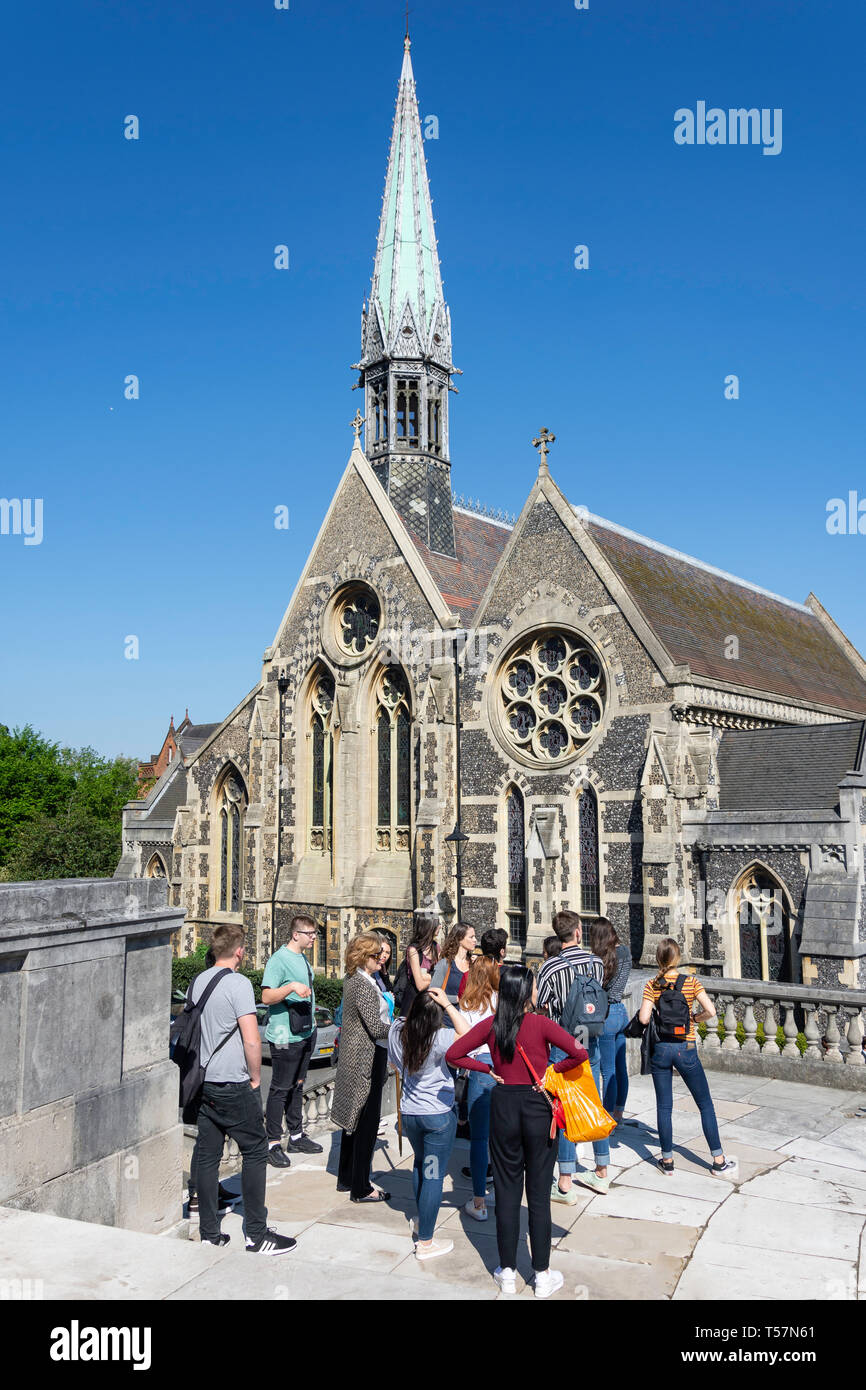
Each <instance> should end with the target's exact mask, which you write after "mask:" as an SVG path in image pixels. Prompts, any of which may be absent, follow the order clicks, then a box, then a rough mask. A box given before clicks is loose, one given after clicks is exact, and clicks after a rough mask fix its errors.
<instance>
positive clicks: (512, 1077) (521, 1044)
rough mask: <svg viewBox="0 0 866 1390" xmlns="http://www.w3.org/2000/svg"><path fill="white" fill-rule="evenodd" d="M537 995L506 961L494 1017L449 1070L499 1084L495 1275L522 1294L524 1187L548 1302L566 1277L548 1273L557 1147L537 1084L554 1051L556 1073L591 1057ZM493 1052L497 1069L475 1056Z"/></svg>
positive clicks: (493, 1115)
mask: <svg viewBox="0 0 866 1390" xmlns="http://www.w3.org/2000/svg"><path fill="white" fill-rule="evenodd" d="M537 998H538V994H537V991H536V985H535V976H534V975H533V973H532V971H531V970H527V968H526V966H525V965H516V964H514V965H513V964H511V963H510V962H508V963H507V964H505V965H503V966H502V969H501V971H500V975H499V994H498V997H497V1001H496V1013H495V1014H494V1015H493V1018H492V1019H490V1018H487V1019H482V1020H481V1022H480V1023H476V1025H475V1027H474V1028H470V1030H469V1032H468V1033H464V1035H463V1037H461V1038H459V1039H458V1040H457V1041H456V1042H455V1043H453V1044H452V1045H451V1047H449V1049H448V1051H447V1053H446V1054H445V1060H446V1062H447V1064H448V1066H450V1067H466V1068H467V1070H469V1071H483V1072H486V1073H487V1074H488V1075H490V1076H492V1077H493V1079H494V1081H496V1082H498V1083H499V1084H498V1085H497V1086H496V1088H495V1089H494V1091H493V1093H492V1096H491V1099H490V1159H491V1162H492V1164H493V1186H494V1190H495V1192H496V1239H497V1244H498V1247H499V1267H498V1268H497V1269H496V1270H495V1271H494V1275H493V1277H494V1279H495V1280H496V1282H497V1284H498V1285H499V1287H500V1288H501V1289H502V1292H503V1293H516V1292H517V1268H516V1266H517V1242H518V1238H519V1234H520V1202H521V1198H522V1197H523V1189H524V1184H525V1186H526V1205H527V1207H528V1209H529V1248H530V1253H531V1255H532V1268H533V1270H534V1271H535V1296H536V1298H549V1297H550V1295H551V1294H552V1293H555V1292H556V1290H557V1289H558V1288H561V1287H562V1275H561V1274H559V1273H558V1272H557V1271H555V1270H552V1269H550V1267H549V1266H550V1235H551V1217H550V1184H551V1182H552V1181H553V1165H554V1163H555V1162H556V1152H557V1144H556V1137H555V1130H554V1136H553V1137H552V1136H551V1128H552V1124H551V1115H552V1109H551V1102H550V1099H549V1097H548V1096H546V1095H545V1094H544V1093H543V1092H542V1091H539V1090H538V1089H537V1087H536V1082H535V1078H536V1077H543V1076H544V1074H545V1072H546V1070H547V1066H548V1061H549V1057H550V1049H551V1047H558V1048H561V1049H562V1051H563V1052H564V1053H565V1054H566V1055H565V1057H564V1058H563V1060H562V1061H560V1062H557V1063H556V1066H555V1070H556V1071H565V1070H567V1069H569V1068H573V1067H575V1066H576V1065H577V1064H578V1063H580V1062H585V1061H586V1060H587V1058H588V1055H589V1054H588V1053H587V1051H586V1049H585V1048H583V1047H580V1046H579V1045H578V1044H577V1043H576V1042H575V1040H574V1038H573V1037H572V1036H571V1034H570V1033H566V1031H565V1029H564V1028H560V1026H559V1024H558V1023H554V1022H553V1020H552V1019H550V1018H544V1017H543V1016H542V1015H541V1014H533V1013H531V1012H530V1010H531V1009H532V1008H533V1006H534V1004H535V1002H536V1000H537ZM484 1047H487V1048H489V1049H490V1055H491V1057H492V1065H491V1064H490V1063H488V1062H482V1061H479V1060H478V1059H477V1058H475V1057H473V1056H472V1055H471V1054H472V1053H473V1052H475V1051H476V1050H477V1049H478V1048H484Z"/></svg>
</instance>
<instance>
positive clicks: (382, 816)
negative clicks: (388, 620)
mask: <svg viewBox="0 0 866 1390" xmlns="http://www.w3.org/2000/svg"><path fill="white" fill-rule="evenodd" d="M410 731H411V720H410V717H409V690H408V687H407V685H406V680H405V677H404V676H403V673H402V671H400V670H399V669H398V668H397V667H396V666H390V667H389V668H388V669H387V670H386V671H383V672H382V674H381V676H380V677H379V682H378V685H377V688H376V713H375V736H376V737H375V757H376V777H375V787H376V848H377V849H382V850H392V849H398V850H408V848H409V822H410V819H411V778H410V772H409V767H410V757H411V737H410Z"/></svg>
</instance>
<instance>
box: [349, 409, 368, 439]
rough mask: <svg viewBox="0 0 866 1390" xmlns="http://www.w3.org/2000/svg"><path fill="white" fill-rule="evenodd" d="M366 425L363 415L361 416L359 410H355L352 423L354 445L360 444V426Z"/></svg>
mask: <svg viewBox="0 0 866 1390" xmlns="http://www.w3.org/2000/svg"><path fill="white" fill-rule="evenodd" d="M366 423H367V420H366V417H365V416H364V415H362V414H361V412H360V410H356V411H355V418H354V420H353V421H352V429H353V430H354V431H355V443H356V444H360V442H361V428H362V426H363V425H365V424H366Z"/></svg>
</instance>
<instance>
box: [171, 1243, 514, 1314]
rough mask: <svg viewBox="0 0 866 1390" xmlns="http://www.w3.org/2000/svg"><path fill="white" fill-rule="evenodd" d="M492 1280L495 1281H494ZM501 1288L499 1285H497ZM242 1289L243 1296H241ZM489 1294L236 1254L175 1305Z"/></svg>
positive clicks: (190, 1286) (456, 1298)
mask: <svg viewBox="0 0 866 1390" xmlns="http://www.w3.org/2000/svg"><path fill="white" fill-rule="evenodd" d="M491 1282H492V1281H491ZM494 1289H495V1285H494ZM239 1291H240V1292H239ZM484 1296H485V1295H484V1293H483V1292H481V1291H479V1290H476V1289H474V1288H472V1287H467V1286H466V1284H465V1283H463V1282H458V1283H447V1282H442V1283H439V1284H436V1285H432V1286H425V1285H424V1284H421V1283H419V1282H418V1281H417V1280H409V1279H405V1278H403V1277H401V1276H400V1274H399V1273H394V1272H392V1273H390V1274H382V1273H378V1274H377V1273H374V1272H372V1271H371V1270H369V1269H354V1268H345V1267H342V1266H340V1265H338V1264H334V1263H328V1264H317V1263H313V1262H309V1261H305V1260H301V1259H298V1258H297V1255H296V1254H291V1255H285V1256H280V1257H279V1258H277V1259H262V1260H256V1258H255V1257H254V1256H252V1255H233V1256H228V1257H227V1258H226V1260H225V1261H224V1262H223V1263H222V1264H220V1265H219V1266H218V1267H217V1268H216V1269H213V1270H209V1271H207V1272H205V1273H203V1274H200V1275H197V1276H196V1277H195V1278H194V1279H191V1280H190V1281H189V1282H188V1283H186V1284H185V1285H184V1286H183V1288H181V1289H178V1290H177V1291H176V1292H175V1293H173V1294H172V1295H171V1300H172V1301H177V1300H181V1299H183V1300H189V1301H192V1300H200V1301H208V1302H218V1301H222V1300H225V1301H228V1300H232V1301H235V1300H237V1299H238V1297H242V1298H244V1299H255V1300H256V1301H257V1302H260V1303H261V1302H273V1301H277V1302H282V1301H294V1300H297V1299H300V1300H304V1301H307V1300H310V1299H318V1300H321V1301H324V1300H326V1299H327V1300H350V1299H351V1300H364V1301H365V1302H375V1303H390V1302H392V1301H395V1300H396V1301H400V1302H402V1301H405V1300H413V1301H417V1302H421V1301H423V1302H425V1303H426V1302H429V1301H430V1300H431V1299H435V1300H437V1301H442V1302H444V1301H448V1302H461V1301H463V1300H465V1299H470V1300H473V1301H474V1300H476V1299H480V1298H483V1297H484Z"/></svg>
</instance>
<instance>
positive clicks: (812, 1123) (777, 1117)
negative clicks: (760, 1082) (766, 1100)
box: [733, 1103, 838, 1139]
mask: <svg viewBox="0 0 866 1390" xmlns="http://www.w3.org/2000/svg"><path fill="white" fill-rule="evenodd" d="M733 1123H734V1124H736V1125H739V1126H740V1127H741V1128H742V1129H760V1130H777V1131H779V1132H780V1133H782V1134H788V1135H790V1136H791V1137H792V1138H799V1137H801V1136H802V1137H806V1138H809V1139H823V1138H824V1137H825V1136H826V1135H827V1134H829V1133H830V1131H831V1130H833V1129H836V1128H838V1125H837V1115H836V1113H835V1112H834V1111H828V1110H827V1109H826V1107H825V1108H823V1109H820V1110H819V1109H815V1108H813V1107H811V1106H802V1105H801V1106H799V1107H798V1106H795V1105H794V1104H793V1103H792V1104H790V1105H759V1106H758V1107H757V1108H756V1109H755V1110H753V1111H752V1113H751V1115H743V1117H742V1119H739V1120H734V1121H733Z"/></svg>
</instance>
